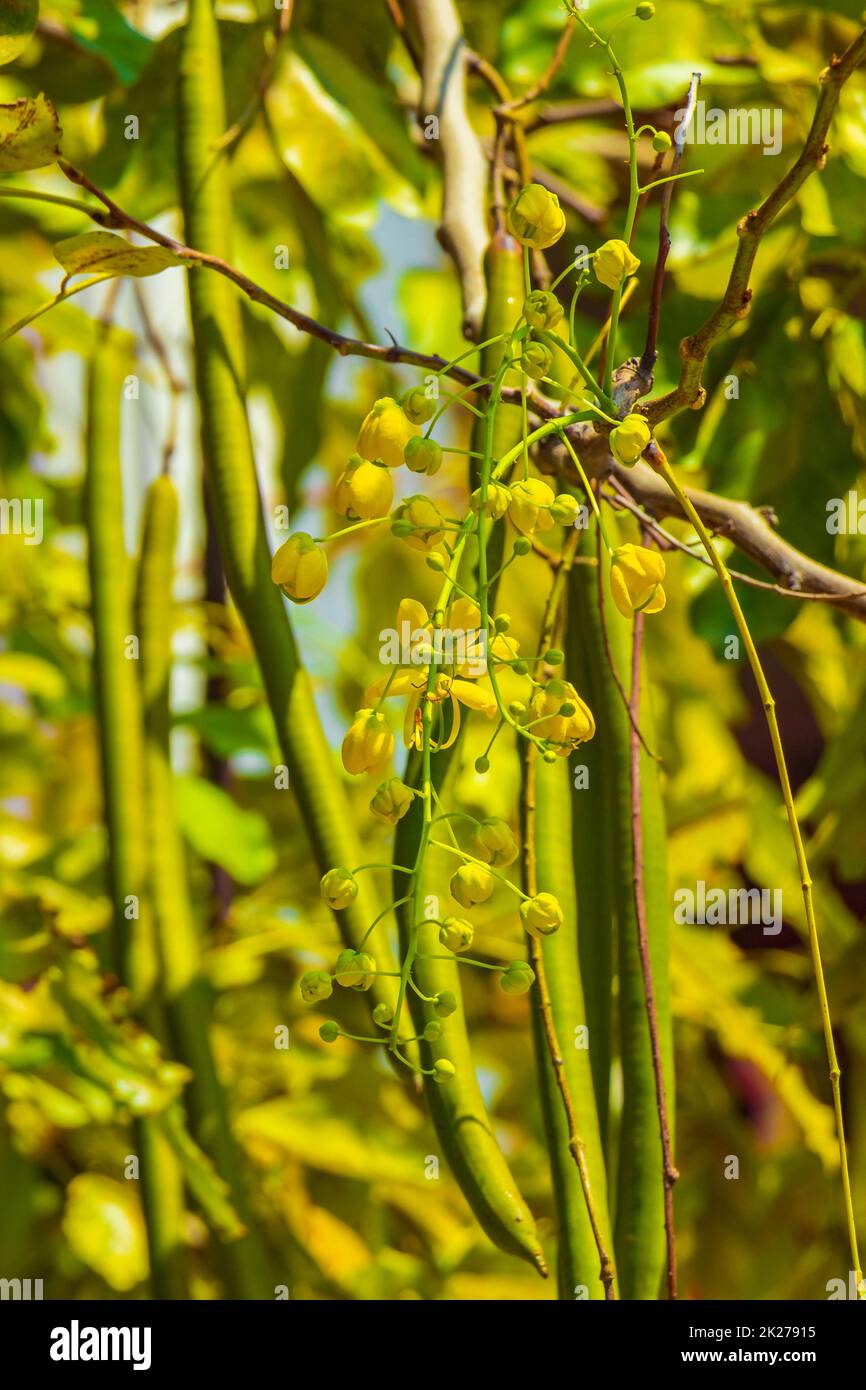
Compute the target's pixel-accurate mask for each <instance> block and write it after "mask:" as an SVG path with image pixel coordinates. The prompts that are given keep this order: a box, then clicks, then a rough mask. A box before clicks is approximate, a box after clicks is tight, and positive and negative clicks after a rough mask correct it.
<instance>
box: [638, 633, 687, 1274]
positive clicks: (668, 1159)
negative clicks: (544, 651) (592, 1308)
mask: <svg viewBox="0 0 866 1390" xmlns="http://www.w3.org/2000/svg"><path fill="white" fill-rule="evenodd" d="M643 625H644V615H643V613H635V615H634V636H633V641H632V661H631V699H630V701H629V709H630V719H631V733H630V735H629V740H630V750H631V828H632V834H631V839H632V882H633V885H634V910H635V919H636V921H637V941H638V951H639V953H640V966H641V973H642V975H643V987H644V1000H645V1003H646V1014H647V1023H648V1025H649V1035H650V1051H651V1053H652V1063H653V1076H654V1078H655V1089H656V1106H657V1108H658V1116H659V1132H660V1135H661V1146H662V1177H663V1181H664V1210H665V1244H666V1246H667V1285H668V1297H669V1298H671V1299H675V1298H676V1297H677V1252H676V1235H675V1231H674V1195H673V1190H674V1183H675V1182H676V1180H677V1178H678V1177H679V1173H678V1172H677V1169H676V1168H675V1167H674V1161H673V1148H672V1145H671V1130H670V1121H669V1117H668V1103H667V1095H666V1092H665V1078H664V1069H663V1067H662V1055H661V1044H660V1042H659V1025H658V1014H657V1011H656V997H655V984H654V981H653V968H652V960H651V958H650V949H649V933H648V931H647V920H646V902H645V899H644V877H643V818H642V814H641V774H640V740H639V737H638V733H637V729H638V717H639V715H640V666H641V650H642V645H643Z"/></svg>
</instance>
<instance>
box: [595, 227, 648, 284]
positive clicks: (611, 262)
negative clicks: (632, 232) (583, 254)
mask: <svg viewBox="0 0 866 1390" xmlns="http://www.w3.org/2000/svg"><path fill="white" fill-rule="evenodd" d="M593 262H594V265H595V274H596V279H598V280H600V281H601V283H602V284H603V285H607V288H608V289H609V290H618V289H619V287H620V285H621V284H622V283H623V281H624V280H627V279H628V277H629V275H634V273H635V271H636V270H637V268H638V266H639V265H640V261H639V260H638V258H637V256H634V255H632V253H631V251H630V250H629V248H628V247H627V246H626V244H625V242H624V241H618V240H616V239H614V240H613V241H606V242H605V243H604V245H603V246H600V247H599V248H598V250H597V251H596V253H595V256H594V257H593Z"/></svg>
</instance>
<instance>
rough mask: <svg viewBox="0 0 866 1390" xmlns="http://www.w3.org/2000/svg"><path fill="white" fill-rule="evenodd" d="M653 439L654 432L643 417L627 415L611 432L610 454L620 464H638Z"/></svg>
mask: <svg viewBox="0 0 866 1390" xmlns="http://www.w3.org/2000/svg"><path fill="white" fill-rule="evenodd" d="M651 439H652V431H651V430H650V427H649V424H648V422H647V420H646V419H645V418H644V416H643V415H638V414H637V413H636V412H635V413H633V414H631V415H626V417H625V419H624V420H621V421H620V423H619V424H618V425H616V426H615V427H614V429H612V430H611V432H610V452H611V453H612V454H613V456H614V458H615V459H618V460H619V462H620V463H624V464H626V465H627V466H629V467H630V466H631V464H633V463H637V461H638V459H639V458H640V456H641V454H642V453H643V451H644V449H645V448H646V446H647V445H648V444H649V442H650V440H651Z"/></svg>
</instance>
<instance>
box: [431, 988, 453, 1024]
mask: <svg viewBox="0 0 866 1390" xmlns="http://www.w3.org/2000/svg"><path fill="white" fill-rule="evenodd" d="M433 1008H434V1010H435V1012H436V1013H437V1014H438V1015H439V1017H440V1018H450V1017H451V1015H452V1014H453V1013H454V1012H455V1010H456V1009H457V997H456V995H455V994H453V993H452V992H451V990H450V989H442V990H440V991H439V993H438V994H437V995H436V1001H435V1003H434V1005H433Z"/></svg>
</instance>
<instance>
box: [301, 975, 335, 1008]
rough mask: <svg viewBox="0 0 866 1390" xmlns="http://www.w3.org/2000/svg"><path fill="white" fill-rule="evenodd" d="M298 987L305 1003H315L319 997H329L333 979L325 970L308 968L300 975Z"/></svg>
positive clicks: (331, 992) (332, 987) (332, 990)
mask: <svg viewBox="0 0 866 1390" xmlns="http://www.w3.org/2000/svg"><path fill="white" fill-rule="evenodd" d="M299 989H300V991H301V998H302V999H303V1001H304V1003H305V1004H316V1003H318V1001H319V1000H320V999H330V997H331V995H332V994H333V992H334V981H333V980H332V979H331V976H330V975H329V974H328V972H327V970H308V971H307V972H306V973H305V974H304V975H302V976H301V983H300V985H299Z"/></svg>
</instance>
